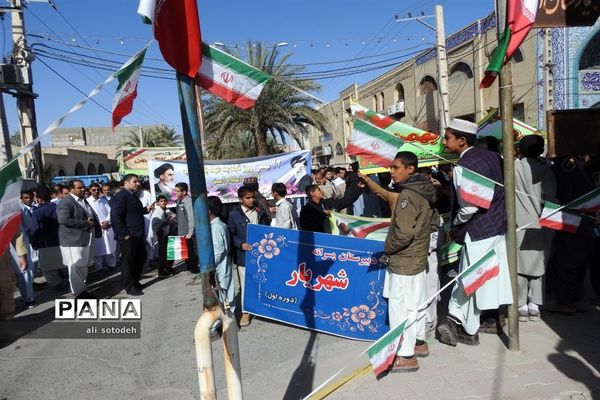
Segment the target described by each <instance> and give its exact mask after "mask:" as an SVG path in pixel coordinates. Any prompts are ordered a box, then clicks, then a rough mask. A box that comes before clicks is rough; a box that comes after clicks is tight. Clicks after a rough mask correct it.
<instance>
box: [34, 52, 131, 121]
mask: <svg viewBox="0 0 600 400" xmlns="http://www.w3.org/2000/svg"><path fill="white" fill-rule="evenodd" d="M39 61H40V62H41V63H42V64H44V66H46V68H48V69H49V70H50V71H52V72H53V73H54V74H55V75H56V76H58V77H59V78H60V79H62V80H63V81H65V82H66V83H67V84H68V85H69V86H71V87H72V88H73V89H75V90H76V91H78V92H79V93H81V94H82V95H84V96H85V97H88V94H87V93H85V92H84V91H83V90H81V89H79V88H78V87H77V86H75V85H74V84H73V83H71V81H69V80H68V79H67V78H65V77H64V76H62V75H61V74H60V72H58V71H56V70H55V69H54V68H52V67H51V66H50V65H48V64H47V63H45V62H44V61H43V60H41V59H40V60H39ZM89 100H90V101H91V102H92V103H94V104H96V105H97V106H98V107H100V108H101V109H103V110H104V111H106V112H107V113H109V114H111V115H112V110H109V109H108V108H106V107H104V106H103V105H102V104H100V103H98V102H97V101H96V100H95V99H92V98H90V99H89ZM122 121H124V122H125V123H127V124H129V125H134V124H132V123H131V122H129V121H127V120H126V119H125V118H123V119H122Z"/></svg>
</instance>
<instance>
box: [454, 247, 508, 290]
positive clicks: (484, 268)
mask: <svg viewBox="0 0 600 400" xmlns="http://www.w3.org/2000/svg"><path fill="white" fill-rule="evenodd" d="M499 272H500V263H499V262H498V256H497V255H496V252H495V251H494V250H493V249H492V250H490V251H489V252H488V253H487V254H486V255H484V256H483V257H482V258H480V259H479V261H477V262H476V263H474V264H473V265H471V266H469V267H468V268H467V270H466V271H465V272H464V273H463V275H462V276H461V278H460V281H461V283H462V285H463V287H464V288H465V293H466V295H467V296H470V295H472V294H473V293H475V291H476V290H477V289H479V288H480V287H481V286H483V284H484V283H486V282H487V281H489V280H490V279H492V278H493V277H495V276H496V275H498V273H499Z"/></svg>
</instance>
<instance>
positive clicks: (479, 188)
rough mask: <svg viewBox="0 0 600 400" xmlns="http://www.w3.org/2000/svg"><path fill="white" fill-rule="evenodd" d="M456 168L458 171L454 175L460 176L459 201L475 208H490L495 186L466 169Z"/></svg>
mask: <svg viewBox="0 0 600 400" xmlns="http://www.w3.org/2000/svg"><path fill="white" fill-rule="evenodd" d="M456 168H457V169H459V170H458V171H457V172H455V173H460V174H461V180H460V184H459V196H460V197H461V199H463V200H464V201H466V202H468V203H471V204H473V205H476V206H477V207H481V208H486V209H487V208H490V204H491V203H492V198H493V197H494V187H495V186H496V184H495V183H494V182H493V181H492V180H490V179H488V178H486V177H484V176H481V175H478V174H476V173H475V172H473V171H471V170H469V169H467V168H464V167H460V166H459V167H456Z"/></svg>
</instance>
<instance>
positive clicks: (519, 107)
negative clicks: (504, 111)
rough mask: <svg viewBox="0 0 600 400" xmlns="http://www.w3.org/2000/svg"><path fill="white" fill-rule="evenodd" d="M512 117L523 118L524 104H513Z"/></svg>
mask: <svg viewBox="0 0 600 400" xmlns="http://www.w3.org/2000/svg"><path fill="white" fill-rule="evenodd" d="M513 118H516V119H520V120H521V121H524V120H525V104H524V103H517V104H514V105H513Z"/></svg>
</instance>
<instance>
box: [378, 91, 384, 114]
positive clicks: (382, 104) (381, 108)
mask: <svg viewBox="0 0 600 400" xmlns="http://www.w3.org/2000/svg"><path fill="white" fill-rule="evenodd" d="M384 108H385V96H384V95H383V92H381V93H379V107H378V108H377V111H383V109H384Z"/></svg>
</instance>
